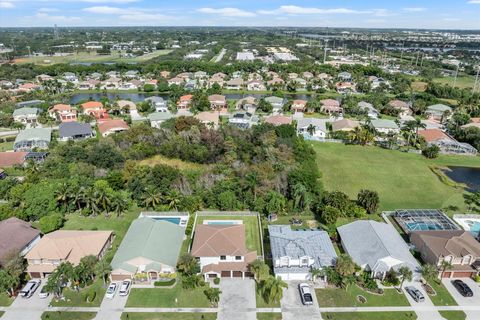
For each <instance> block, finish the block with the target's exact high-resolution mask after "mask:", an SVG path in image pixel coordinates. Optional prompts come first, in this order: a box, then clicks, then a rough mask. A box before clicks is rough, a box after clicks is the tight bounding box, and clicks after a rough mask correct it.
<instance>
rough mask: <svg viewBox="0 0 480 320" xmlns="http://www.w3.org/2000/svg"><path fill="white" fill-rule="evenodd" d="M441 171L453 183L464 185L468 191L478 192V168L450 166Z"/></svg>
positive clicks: (479, 173)
mask: <svg viewBox="0 0 480 320" xmlns="http://www.w3.org/2000/svg"><path fill="white" fill-rule="evenodd" d="M442 171H443V172H444V173H445V175H447V177H449V178H450V179H452V180H453V181H455V182H457V183H463V184H466V185H467V190H468V191H470V192H477V191H480V168H474V167H453V166H452V167H447V169H444V170H442Z"/></svg>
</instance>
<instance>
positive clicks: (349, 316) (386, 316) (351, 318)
mask: <svg viewBox="0 0 480 320" xmlns="http://www.w3.org/2000/svg"><path fill="white" fill-rule="evenodd" d="M322 318H323V319H327V320H415V319H417V315H416V314H415V313H414V312H337V313H333V312H326V313H322Z"/></svg>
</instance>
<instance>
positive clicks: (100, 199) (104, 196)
mask: <svg viewBox="0 0 480 320" xmlns="http://www.w3.org/2000/svg"><path fill="white" fill-rule="evenodd" d="M94 199H95V202H96V203H97V205H98V207H99V208H101V209H102V210H103V211H108V209H109V207H110V203H111V202H112V200H111V196H110V194H109V193H108V192H107V191H106V190H105V189H103V188H98V189H95V191H94Z"/></svg>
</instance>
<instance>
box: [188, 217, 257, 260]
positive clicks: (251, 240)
mask: <svg viewBox="0 0 480 320" xmlns="http://www.w3.org/2000/svg"><path fill="white" fill-rule="evenodd" d="M204 220H242V221H243V224H244V225H245V233H246V238H247V240H246V241H247V249H248V250H257V255H262V243H261V241H262V239H261V238H260V229H259V225H258V218H257V216H234V215H228V216H217V215H212V216H197V224H202V223H203V221H204Z"/></svg>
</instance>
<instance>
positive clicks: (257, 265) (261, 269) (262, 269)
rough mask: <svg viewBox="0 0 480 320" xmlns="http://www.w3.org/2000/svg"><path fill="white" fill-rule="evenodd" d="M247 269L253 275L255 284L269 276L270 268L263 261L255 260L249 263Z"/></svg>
mask: <svg viewBox="0 0 480 320" xmlns="http://www.w3.org/2000/svg"><path fill="white" fill-rule="evenodd" d="M248 267H249V269H250V271H251V272H252V273H253V276H254V279H255V281H256V282H257V284H259V283H260V282H262V281H263V280H265V279H266V278H267V277H268V276H269V274H270V268H269V267H268V265H267V264H266V263H265V262H264V261H262V260H260V259H256V260H255V261H253V262H252V263H250V265H249V266H248Z"/></svg>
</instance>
